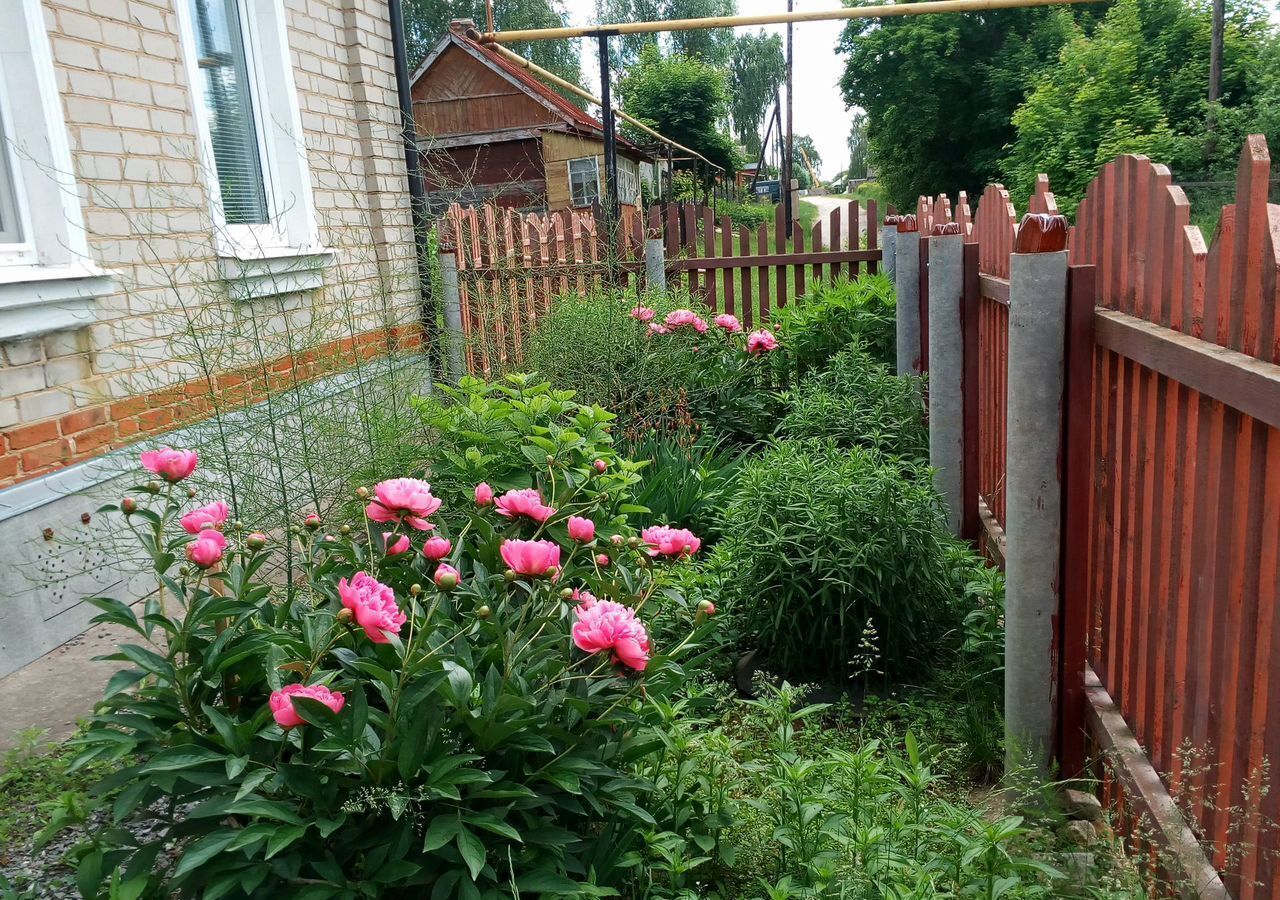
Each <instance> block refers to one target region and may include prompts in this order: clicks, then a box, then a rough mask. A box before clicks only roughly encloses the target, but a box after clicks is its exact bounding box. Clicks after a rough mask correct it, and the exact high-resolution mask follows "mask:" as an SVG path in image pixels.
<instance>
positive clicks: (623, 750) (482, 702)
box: [76, 394, 712, 900]
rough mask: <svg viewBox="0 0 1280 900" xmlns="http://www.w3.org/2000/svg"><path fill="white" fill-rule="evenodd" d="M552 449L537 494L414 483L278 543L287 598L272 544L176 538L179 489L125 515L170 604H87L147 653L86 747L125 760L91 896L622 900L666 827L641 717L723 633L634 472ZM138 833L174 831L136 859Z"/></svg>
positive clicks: (566, 441) (91, 866) (562, 438)
mask: <svg viewBox="0 0 1280 900" xmlns="http://www.w3.org/2000/svg"><path fill="white" fill-rule="evenodd" d="M472 402H483V401H478V400H475V399H474V397H473V401H472ZM533 402H535V403H536V404H551V403H553V402H554V401H553V400H552V399H551V398H550V397H548V396H546V395H545V394H539V395H537V399H535V401H533ZM520 415H521V413H518V412H513V413H511V417H512V418H518V417H519V416H520ZM588 424H590V423H588ZM530 440H534V439H533V438H530ZM545 440H546V442H547V447H546V449H545V456H546V457H550V459H551V461H550V462H546V461H545V460H544V459H540V460H539V461H538V465H537V466H533V467H530V471H529V472H528V474H527V475H526V479H527V482H528V483H529V484H531V486H532V490H531V491H530V492H529V493H525V494H515V495H511V496H506V497H503V496H501V495H500V496H499V497H498V498H497V499H496V500H493V501H488V498H487V497H485V496H484V495H483V494H482V493H481V494H479V495H478V496H480V498H481V500H482V501H488V502H487V503H486V504H485V505H480V506H477V504H476V502H475V501H471V502H467V503H465V504H459V505H458V506H445V505H442V503H441V501H440V499H439V498H436V497H434V496H433V495H432V493H431V491H430V487H429V486H428V485H426V484H425V483H423V482H418V481H416V480H413V479H399V480H393V481H389V482H384V483H382V484H379V485H378V486H377V489H376V490H375V491H374V492H373V494H371V495H370V494H368V493H367V492H364V495H363V496H362V497H361V499H362V501H366V502H367V503H368V506H367V508H366V511H365V515H364V517H362V521H357V522H352V523H340V522H322V521H321V520H320V519H319V517H318V516H315V515H309V516H308V517H307V518H306V520H305V522H304V523H303V524H302V525H301V526H294V527H293V528H292V529H291V530H290V533H289V535H288V536H287V537H283V538H281V539H280V540H281V541H283V540H287V541H289V542H292V543H293V544H294V545H295V549H296V552H297V553H298V554H299V555H300V556H301V557H302V558H303V559H304V560H305V572H306V577H305V580H303V581H300V582H296V583H292V584H290V585H278V584H270V583H266V582H264V581H263V580H262V579H261V578H260V576H259V574H258V573H259V572H260V571H261V570H262V569H263V566H264V564H265V563H266V562H267V560H268V557H269V556H270V555H271V553H272V551H273V549H278V548H276V547H274V546H273V545H275V544H277V543H279V541H276V540H272V539H269V538H267V537H266V536H265V535H261V534H255V533H248V534H246V532H245V530H244V529H243V528H242V527H241V526H240V524H239V523H236V522H235V521H234V512H233V511H228V510H227V509H226V508H225V507H219V506H218V504H217V503H214V504H208V505H206V506H204V507H202V508H201V510H200V511H199V512H198V513H197V512H196V511H194V510H193V511H192V513H194V514H187V515H185V516H184V515H183V512H184V507H185V506H186V505H187V504H188V501H187V492H186V490H185V486H183V485H180V484H177V483H176V481H177V480H178V479H179V476H180V474H181V473H179V472H175V471H173V470H170V477H171V478H173V479H174V480H173V481H170V482H168V483H167V484H165V485H161V484H159V483H158V482H153V483H150V484H147V485H141V486H139V487H137V488H135V489H133V490H132V491H131V493H130V495H129V496H128V497H127V498H126V499H125V500H123V501H122V502H121V503H120V504H119V505H111V506H108V507H105V508H104V509H103V510H102V512H103V513H104V514H117V513H123V515H124V517H125V526H124V527H125V528H127V529H128V530H129V531H131V532H133V533H134V534H136V535H137V537H138V538H139V540H140V542H141V544H142V545H143V546H144V548H145V549H146V551H147V552H148V554H149V555H150V557H151V559H152V560H153V563H154V569H155V574H156V577H157V579H158V585H159V590H158V591H157V593H156V594H154V595H153V596H151V597H150V598H148V599H147V600H146V602H145V615H143V616H139V615H138V614H137V613H136V612H135V611H134V609H133V608H132V607H131V606H130V605H129V604H127V603H126V602H123V601H121V600H118V599H107V598H96V599H94V600H93V601H92V602H93V603H94V604H95V605H97V606H98V607H99V608H100V609H102V610H103V612H102V614H101V615H100V616H98V618H97V621H100V622H108V623H112V624H114V625H117V626H120V627H123V628H126V629H129V630H130V631H132V632H134V633H135V634H136V635H137V637H138V640H137V641H136V642H134V643H127V644H124V645H122V646H121V647H120V648H119V652H118V653H116V654H114V655H113V656H111V657H110V658H111V659H116V660H119V661H121V662H125V663H127V664H128V665H129V666H130V668H127V669H125V670H124V671H122V672H120V673H118V674H117V675H115V676H114V677H113V678H112V679H111V681H110V683H109V685H108V687H107V692H106V694H107V696H106V699H105V700H104V701H103V703H102V704H101V706H100V707H99V709H98V711H97V714H96V715H95V716H94V717H93V719H92V721H91V723H90V725H89V726H88V729H87V731H86V732H85V734H84V735H83V736H82V737H81V738H79V739H78V741H77V742H76V744H77V746H78V747H79V751H80V752H79V756H78V759H77V765H82V766H83V765H88V764H90V763H95V762H100V761H120V762H122V763H123V767H122V768H121V769H120V770H119V771H118V772H117V773H115V774H113V775H111V776H110V777H108V778H107V779H106V780H105V781H104V782H103V783H102V784H101V785H100V786H99V791H100V793H101V795H103V796H108V795H111V796H114V801H113V802H112V803H110V804H109V816H110V820H111V823H110V825H109V826H108V827H104V828H100V829H98V830H96V831H95V832H94V833H92V835H91V841H90V844H89V846H88V847H86V848H85V850H84V852H83V856H82V859H81V862H80V874H79V882H80V884H81V885H82V888H83V890H84V893H85V896H89V897H93V896H99V895H100V891H101V890H104V889H105V888H99V885H100V884H102V883H103V882H105V881H109V882H110V887H109V889H110V892H111V896H131V897H136V896H140V895H141V894H143V893H146V894H147V895H148V896H152V895H155V896H161V895H163V896H167V895H169V894H179V895H182V896H199V897H202V898H206V900H216V898H218V897H226V896H280V897H290V898H326V897H344V898H345V897H403V896H414V897H418V896H421V897H428V896H430V897H435V898H444V897H449V898H452V897H460V898H486V900H494V898H500V897H512V896H518V895H521V894H525V895H537V894H544V893H549V894H561V893H564V894H573V895H583V894H586V895H592V894H594V893H595V892H596V890H597V889H596V888H594V887H588V886H587V885H590V884H600V885H614V886H622V883H623V881H624V880H625V878H626V877H628V876H627V873H626V871H625V870H624V869H622V868H619V866H620V865H621V864H622V863H624V862H625V857H626V855H627V853H628V852H629V847H630V844H631V842H632V841H633V839H634V836H635V835H636V834H637V833H638V829H640V828H642V827H643V826H645V825H647V824H648V823H650V822H651V821H652V817H651V816H650V815H649V814H648V813H646V812H645V811H644V810H643V804H644V802H645V799H646V795H647V792H648V791H649V790H650V789H651V785H649V784H648V783H646V782H644V781H642V780H639V779H637V778H635V777H634V775H633V771H634V767H635V765H636V764H637V763H638V762H639V761H641V760H643V758H644V757H645V756H646V754H648V753H649V752H651V750H652V748H653V747H654V746H655V744H654V743H653V742H652V738H653V732H652V729H651V724H652V723H653V722H654V721H657V719H658V717H657V716H656V714H655V713H654V705H653V703H652V702H647V701H646V700H645V699H644V698H645V697H646V696H647V697H649V698H650V699H651V700H653V701H659V702H660V701H663V700H665V698H667V697H668V696H670V695H671V693H672V691H674V690H675V689H676V688H677V687H678V686H679V685H681V684H683V683H684V682H685V680H686V679H687V678H688V677H689V674H688V673H686V672H685V671H684V669H682V667H681V665H680V662H679V661H680V660H681V659H687V658H689V657H690V654H692V653H694V652H696V650H697V647H698V641H699V639H700V638H699V635H700V634H705V633H706V632H708V631H709V630H710V629H711V628H712V626H711V625H710V624H708V623H706V622H705V619H706V615H705V612H703V613H696V612H695V611H694V610H692V609H690V608H689V607H688V606H687V604H685V603H684V602H683V599H682V598H681V597H680V596H679V595H678V593H677V592H676V591H675V590H674V589H673V588H671V587H670V586H669V585H664V579H665V573H666V571H667V569H668V567H669V566H672V565H674V564H676V563H675V560H670V561H669V560H668V559H666V558H665V557H659V558H657V559H654V560H651V558H650V556H649V555H648V553H646V552H645V549H644V545H643V544H642V543H641V542H640V541H639V540H638V539H636V538H635V536H634V535H633V534H632V532H631V530H630V529H629V528H627V526H626V523H625V519H624V517H623V516H622V515H621V514H620V512H619V509H618V504H617V503H616V502H615V500H614V499H613V498H615V497H616V496H618V495H619V493H620V492H625V489H626V488H627V487H629V485H630V483H631V481H632V480H633V479H634V476H635V471H636V469H637V466H635V465H634V464H632V463H629V462H626V461H618V462H617V463H616V464H615V463H611V464H610V465H609V466H607V467H606V468H605V471H603V472H601V471H598V470H597V469H596V467H595V466H593V465H591V464H590V463H584V462H583V454H582V453H581V452H580V450H581V446H582V443H583V438H582V437H581V436H580V435H578V434H575V433H571V432H570V431H569V430H568V429H565V430H561V431H558V432H555V431H553V432H552V433H551V434H549V435H547V436H545ZM535 443H536V444H537V445H538V446H539V449H540V452H544V451H542V449H541V447H542V445H541V443H539V442H537V441H535ZM588 455H589V454H588ZM178 459H179V461H182V460H184V459H185V460H187V461H189V462H191V463H194V459H193V458H190V457H179V458H178ZM152 461H153V462H154V459H153V460H152ZM495 480H496V479H495ZM535 491H536V493H534V492H535ZM503 511H506V512H507V513H509V514H510V515H509V517H504V516H503V515H502V512H503ZM570 516H576V517H582V518H587V519H590V520H592V521H593V522H594V523H595V534H594V535H586V534H584V532H583V523H581V522H578V523H576V524H575V523H573V521H572V520H571V519H570ZM104 518H105V516H104ZM428 520H429V521H428ZM218 529H222V530H221V531H220V530H218ZM191 530H196V531H198V534H195V535H193V534H191V533H189V532H190V531H191ZM571 534H576V535H577V537H576V539H575V538H574V537H571V536H570V535H571ZM428 537H430V538H431V540H430V542H429V543H428V542H427V541H425V540H424V539H426V538H428ZM681 542H682V543H683V545H685V546H694V545H696V541H695V540H694V539H693V538H692V536H688V535H686V536H683V537H681V538H680V540H679V541H675V542H674V543H676V544H680V543H681ZM669 543H672V542H669ZM401 551H403V552H401ZM677 552H678V551H677ZM600 554H605V556H604V557H601V556H600ZM184 556H185V557H186V559H187V560H188V562H186V563H183V564H181V565H180V564H179V560H182V559H183V558H184ZM587 592H590V593H589V594H588V593H587ZM597 597H598V598H599V600H596V599H595V598H597ZM637 614H640V615H637ZM641 616H642V617H643V618H641ZM699 623H701V624H699ZM571 626H572V628H571ZM646 629H647V630H648V636H647V637H646V634H645V632H646ZM304 685H305V686H307V688H306V690H303V687H302V686H304ZM139 818H154V819H156V822H155V823H153V824H152V825H151V826H150V827H149V828H148V829H147V830H145V831H144V832H143V837H142V838H141V839H137V838H135V837H134V836H133V835H132V834H131V833H130V832H129V830H128V829H127V826H128V824H129V823H130V822H131V821H132V820H134V819H139ZM691 827H692V826H691ZM600 890H602V891H603V892H604V893H605V894H611V893H613V892H614V889H613V888H601V889H600Z"/></svg>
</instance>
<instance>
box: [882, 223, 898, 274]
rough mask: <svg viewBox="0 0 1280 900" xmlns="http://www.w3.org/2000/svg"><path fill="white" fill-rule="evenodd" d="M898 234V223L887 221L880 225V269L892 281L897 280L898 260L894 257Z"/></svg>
mask: <svg viewBox="0 0 1280 900" xmlns="http://www.w3.org/2000/svg"><path fill="white" fill-rule="evenodd" d="M887 218H888V217H886V219H887ZM897 236H898V226H897V224H896V223H893V222H888V221H886V222H885V224H884V225H881V226H880V271H881V272H883V273H884V274H885V275H887V276H888V277H889V280H890V281H896V280H897V260H896V259H894V249H895V248H894V245H895V243H896V241H895V238H897Z"/></svg>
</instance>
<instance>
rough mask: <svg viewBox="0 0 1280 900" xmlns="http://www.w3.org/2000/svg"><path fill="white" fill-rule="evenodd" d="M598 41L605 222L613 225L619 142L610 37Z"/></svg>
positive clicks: (602, 37) (616, 208) (599, 36)
mask: <svg viewBox="0 0 1280 900" xmlns="http://www.w3.org/2000/svg"><path fill="white" fill-rule="evenodd" d="M596 41H597V42H598V44H599V47H600V124H601V126H603V128H604V179H605V189H604V198H603V199H604V212H605V221H606V222H608V223H610V224H612V222H613V219H614V216H615V215H617V212H618V141H617V137H616V135H615V134H614V122H613V102H612V100H611V99H610V96H609V93H610V91H609V35H608V34H604V33H601V34H599V35H597V37H596Z"/></svg>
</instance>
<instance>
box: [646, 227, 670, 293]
mask: <svg viewBox="0 0 1280 900" xmlns="http://www.w3.org/2000/svg"><path fill="white" fill-rule="evenodd" d="M644 281H645V285H646V286H648V287H649V289H650V290H655V291H665V290H666V289H667V251H666V246H665V245H664V244H663V241H662V238H647V239H646V240H645V242H644Z"/></svg>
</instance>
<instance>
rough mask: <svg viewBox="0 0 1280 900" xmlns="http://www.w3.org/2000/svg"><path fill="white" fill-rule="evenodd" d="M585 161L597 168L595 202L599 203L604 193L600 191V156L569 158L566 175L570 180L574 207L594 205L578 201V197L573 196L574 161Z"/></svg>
mask: <svg viewBox="0 0 1280 900" xmlns="http://www.w3.org/2000/svg"><path fill="white" fill-rule="evenodd" d="M585 162H589V163H591V165H592V166H593V167H594V169H595V176H596V196H595V200H594V201H593V202H596V203H598V202H599V201H600V198H601V196H602V193H601V191H600V157H598V156H577V157H574V158H573V159H571V160H569V163H568V165H567V166H566V168H565V177H566V178H567V179H568V182H569V205H570V206H571V207H573V208H574V209H582V208H584V207H587V206H591V205H592V204H591V203H579V202H578V201H577V198H576V197H574V196H573V164H574V163H585Z"/></svg>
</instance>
